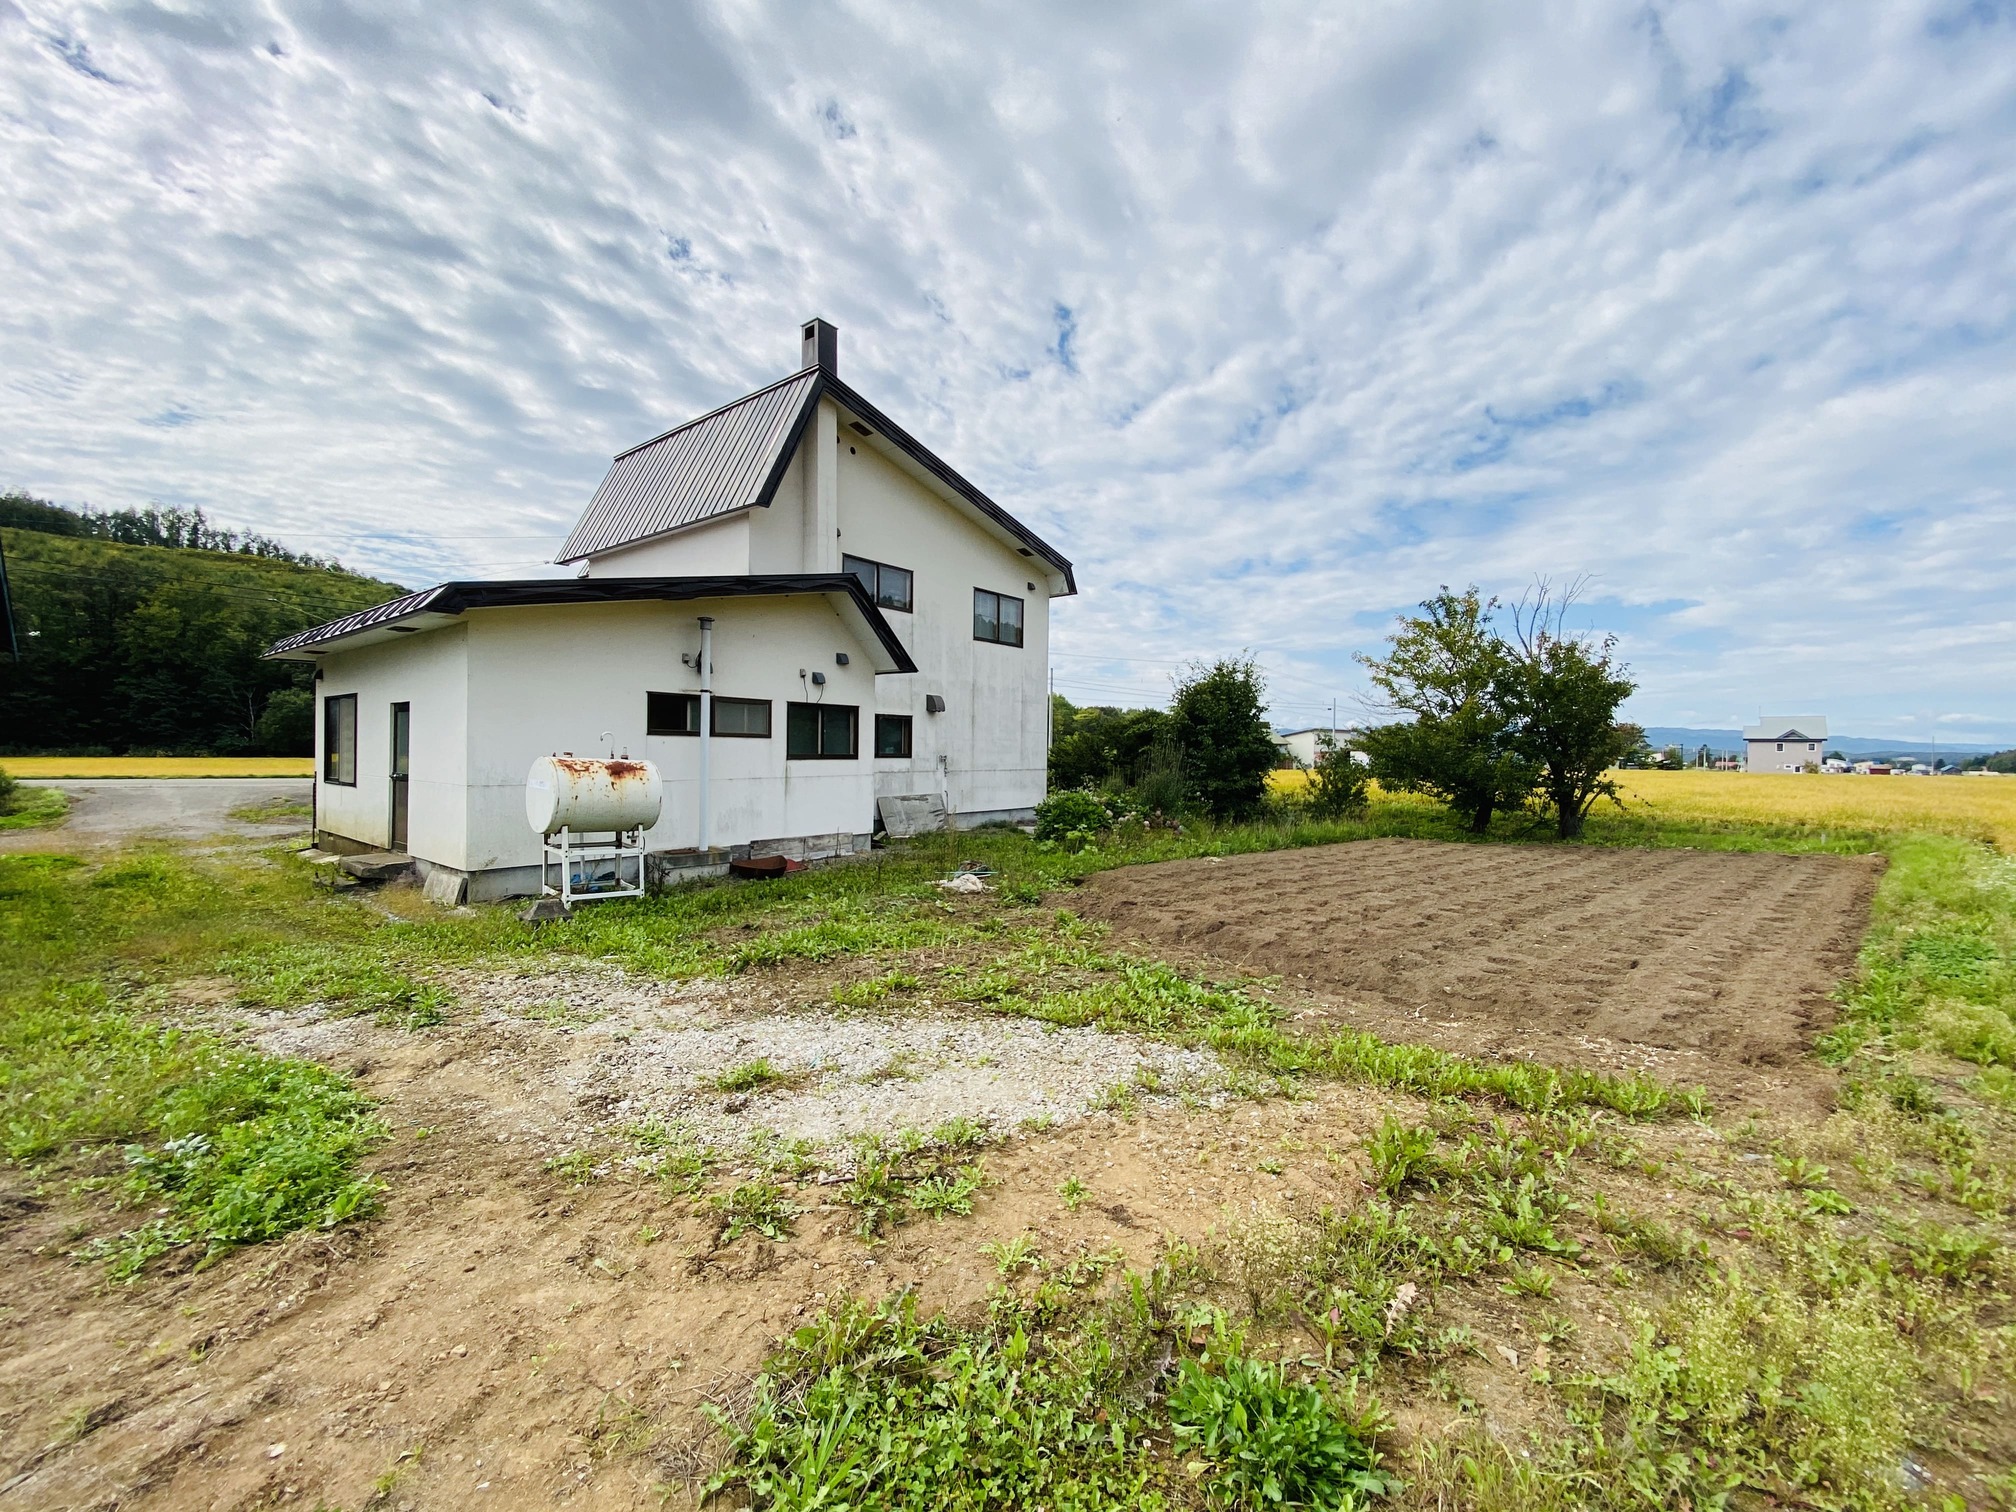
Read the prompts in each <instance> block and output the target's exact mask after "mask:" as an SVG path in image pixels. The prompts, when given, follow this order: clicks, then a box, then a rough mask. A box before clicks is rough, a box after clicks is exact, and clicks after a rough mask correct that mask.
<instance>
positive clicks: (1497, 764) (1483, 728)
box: [1358, 585, 1540, 835]
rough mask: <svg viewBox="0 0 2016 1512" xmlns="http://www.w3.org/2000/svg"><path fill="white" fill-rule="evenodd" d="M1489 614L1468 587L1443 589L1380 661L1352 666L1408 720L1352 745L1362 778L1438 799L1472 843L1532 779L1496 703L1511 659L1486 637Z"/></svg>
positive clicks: (1514, 804) (1536, 773)
mask: <svg viewBox="0 0 2016 1512" xmlns="http://www.w3.org/2000/svg"><path fill="white" fill-rule="evenodd" d="M1497 608H1498V601H1497V600H1496V599H1491V600H1488V601H1487V600H1485V599H1483V598H1482V597H1481V596H1480V595H1479V593H1478V591H1477V589H1476V587H1475V586H1474V585H1473V586H1471V587H1469V588H1466V589H1464V590H1463V591H1462V592H1461V593H1456V592H1453V591H1451V590H1450V589H1449V588H1447V587H1446V586H1445V587H1444V588H1443V589H1442V590H1441V592H1439V593H1437V594H1436V595H1435V596H1434V597H1433V598H1431V599H1427V600H1424V601H1423V602H1422V605H1421V613H1419V614H1418V615H1402V616H1401V617H1400V628H1399V629H1398V630H1396V631H1395V632H1394V633H1393V635H1392V636H1391V637H1389V639H1388V641H1387V651H1386V654H1385V655H1384V656H1382V657H1370V656H1360V657H1359V660H1360V661H1361V662H1363V663H1364V665H1365V668H1366V670H1367V672H1368V673H1369V674H1370V677H1371V682H1372V686H1373V687H1374V688H1376V689H1378V691H1379V694H1380V696H1381V698H1382V699H1383V701H1384V702H1385V704H1386V706H1387V707H1388V709H1389V710H1391V711H1392V712H1394V713H1396V714H1404V715H1407V716H1409V717H1408V718H1406V719H1403V720H1397V721H1395V722H1393V723H1391V724H1386V725H1381V726H1379V727H1377V728H1375V729H1370V730H1367V731H1365V732H1364V733H1363V734H1362V735H1360V736H1359V740H1358V744H1359V746H1360V748H1361V749H1362V750H1364V752H1365V753H1366V754H1367V755H1368V756H1370V757H1371V758H1372V775H1373V776H1375V777H1376V778H1378V779H1379V783H1380V785H1381V786H1382V787H1388V788H1394V789H1398V790H1400V791H1402V792H1412V793H1428V794H1431V795H1433V796H1435V797H1437V798H1440V799H1441V800H1442V801H1443V802H1445V803H1447V804H1448V805H1449V807H1450V808H1451V809H1453V810H1454V811H1455V812H1456V813H1457V815H1459V816H1460V817H1461V818H1462V819H1463V820H1464V821H1465V822H1466V823H1467V824H1468V825H1469V827H1470V830H1471V833H1473V834H1479V835H1481V834H1483V833H1484V832H1485V831H1486V830H1488V829H1489V828H1490V827H1491V816H1492V815H1493V814H1495V813H1500V812H1504V811H1506V810H1510V809H1516V808H1520V807H1522V806H1523V805H1524V804H1525V803H1526V801H1527V799H1528V797H1529V796H1530V795H1531V794H1532V792H1533V790H1534V788H1535V786H1536V785H1537V783H1538V781H1539V777H1540V768H1539V764H1538V763H1537V762H1535V761H1534V760H1533V759H1532V757H1531V756H1530V755H1529V754H1528V753H1526V752H1525V751H1524V750H1522V749H1521V748H1520V747H1519V745H1518V743H1517V741H1516V739H1515V735H1516V733H1517V725H1518V717H1517V715H1516V713H1515V712H1514V711H1513V710H1512V709H1511V708H1509V707H1508V706H1507V703H1506V700H1505V696H1504V694H1505V680H1506V678H1507V676H1508V674H1509V672H1510V670H1511V662H1512V655H1511V651H1510V649H1509V648H1508V647H1507V646H1506V644H1505V642H1504V641H1503V640H1502V639H1501V638H1500V637H1499V635H1498V634H1497V632H1496V631H1495V630H1494V629H1493V628H1492V618H1493V615H1494V614H1495V612H1496V610H1497Z"/></svg>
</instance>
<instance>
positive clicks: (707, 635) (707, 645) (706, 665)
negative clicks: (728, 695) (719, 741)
mask: <svg viewBox="0 0 2016 1512" xmlns="http://www.w3.org/2000/svg"><path fill="white" fill-rule="evenodd" d="M713 741H714V616H713V615H711V614H703V615H701V616H700V853H701V854H702V855H703V856H704V855H705V854H706V853H707V852H708V850H709V849H711V847H710V845H709V843H708V842H709V839H710V836H709V835H708V832H707V831H708V825H707V817H708V816H707V810H708V803H707V758H708V757H709V756H710V755H711V754H712V751H711V749H710V747H711V746H712V745H713Z"/></svg>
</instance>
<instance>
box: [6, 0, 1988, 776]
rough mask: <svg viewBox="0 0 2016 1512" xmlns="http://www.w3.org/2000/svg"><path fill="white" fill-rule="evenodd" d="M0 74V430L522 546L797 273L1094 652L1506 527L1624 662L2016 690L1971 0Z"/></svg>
mask: <svg viewBox="0 0 2016 1512" xmlns="http://www.w3.org/2000/svg"><path fill="white" fill-rule="evenodd" d="M0 90H4V101H5V103H4V105H0V197H4V208H5V214H4V215H0V258H4V263H0V268H4V274H5V284H6V291H7V292H6V297H5V299H4V300H0V343H4V352H0V356H4V364H0V366H4V381H5V383H6V391H5V424H4V427H0V482H4V483H8V484H14V485H19V486H23V487H27V488H31V489H34V490H37V491H39V492H43V493H47V494H50V495H53V496H55V497H58V498H61V499H65V500H68V501H73V502H76V501H89V502H92V503H95V504H99V505H102V506H108V507H114V506H119V505H124V504H130V503H139V502H145V501H147V500H149V499H160V500H164V501H169V502H182V503H200V504H203V505H204V506H205V507H207V508H209V509H210V510H212V512H213V513H215V514H216V515H217V516H219V517H220V518H222V519H225V520H227V521H229V522H231V523H234V524H242V525H253V526H256V527H258V528H261V529H264V530H268V531H270V532H273V533H275V534H279V535H282V536H284V537H286V538H288V539H290V540H294V541H297V542H299V543H300V544H302V545H305V546H309V547H313V548H316V549H320V550H325V551H332V552H336V553H338V554H340V555H342V556H343V557H344V558H345V559H346V560H348V561H351V562H353V563H355V564H358V565H360V566H364V567H368V568H371V569H374V570H378V571H381V572H385V573H388V574H391V575H394V576H398V577H401V578H403V579H404V580H406V581H409V582H418V581H422V580H428V579H433V578H437V577H442V576H447V575H450V574H475V575H507V574H525V573H530V572H534V571H538V570H541V569H540V563H541V561H542V560H543V559H544V558H546V557H547V556H549V555H550V553H551V551H552V549H553V547H554V546H555V545H557V543H558V540H559V537H560V535H561V534H562V533H563V532H564V530H565V527H566V525H567V523H568V522H569V521H570V520H571V517H572V515H573V514H574V512H575V511H576V510H577V509H578V508H579V507H580V505H581V504H582V503H583V502H584V501H585V499H586V498H587V497H588V495H589V493H590V492H591V491H592V489H593V488H594V485H595V483H596V482H597V480H598V479H599V477H600V475H601V472H602V469H603V467H604V466H605V465H606V461H607V458H608V457H609V455H610V454H611V453H612V452H614V451H615V450H617V449H618V448H619V447H621V446H623V445H626V444H629V443H631V442H634V441H636V440H638V439H641V438H642V437H644V436H647V435H650V434H652V433H654V432H655V431H656V430H657V429H659V428H662V427H663V426H664V425H665V424H667V423H670V422H672V421H676V420H678V419H682V418H684V417H686V416H687V415H690V414H693V413H697V412H698V411H700V410H702V409H704V408H707V407H709V406H711V405H713V404H715V403H718V402H720V401H722V400H723V399H726V398H729V397H732V396H734V395H735V394H738V393H740V392H743V391H744V390H746V389H747V388H749V387H752V386H754V385H755V384H757V383H760V382H763V381H766V380H768V379H770V378H772V377H775V376H777V375H779V374H780V373H782V372H783V371H785V370H786V369H787V368H788V367H789V366H790V365H792V364H793V363H794V362H795V360H796V350H795V340H794V332H795V324H796V322H797V321H798V320H799V319H800V318H801V317H803V316H806V315H809V314H812V313H815V312H817V313H821V314H824V315H826V316H827V317H828V318H829V319H832V320H834V321H835V322H837V323H838V324H839V325H840V327H841V329H842V341H843V350H842V360H843V362H844V364H845V365H846V368H847V370H848V372H849V376H850V377H851V378H853V379H854V380H855V381H856V382H858V383H859V384H860V385H861V386H862V388H863V389H864V390H865V391H866V392H868V393H870V394H871V395H874V396H876V397H877V399H878V401H880V402H882V403H883V404H885V406H886V407H887V408H888V409H889V410H890V411H891V413H892V414H894V415H896V416H898V417H900V418H902V419H903V420H904V421H906V422H907V423H908V424H909V425H910V426H911V427H912V428H913V429H914V430H916V431H917V432H918V433H919V434H921V435H923V436H925V437H926V438H928V439H929V440H930V441H931V442H933V443H934V444H935V445H936V446H937V447H938V449H939V450H941V451H942V452H943V453H944V454H945V455H946V456H948V457H949V458H950V459H951V460H953V461H954V462H955V464H957V465H959V466H960V467H961V468H963V469H964V470H966V471H967V472H969V473H970V474H971V475H972V476H973V477H974V478H975V479H976V480H977V481H978V482H980V483H981V485H982V486H983V487H985V488H987V489H988V490H989V491H990V492H992V493H994V494H995V496H996V497H998V498H1000V499H1002V500H1003V501H1004V502H1006V503H1007V504H1008V505H1009V506H1010V507H1011V508H1013V509H1015V510H1017V511H1018V512H1020V513H1022V514H1024V515H1026V516H1027V517H1028V518H1029V519H1030V520H1031V521H1032V523H1034V524H1035V525H1036V526H1037V527H1038V528H1039V529H1040V530H1042V531H1043V532H1044V533H1045V534H1046V535H1048V536H1050V537H1051V538H1052V539H1054V540H1056V541H1058V542H1059V544H1061V545H1062V546H1064V547H1065V549H1066V550H1068V551H1069V552H1070V553H1071V554H1072V555H1073V556H1074V557H1075V558H1076V559H1077V560H1078V562H1079V564H1080V575H1081V580H1082V581H1083V582H1084V583H1085V585H1086V588H1087V592H1086V594H1085V596H1084V597H1083V598H1082V599H1080V600H1078V601H1076V602H1075V603H1073V604H1071V605H1070V606H1068V608H1067V609H1066V610H1065V611H1064V612H1063V613H1062V615H1061V616H1060V631H1059V637H1058V644H1057V648H1056V649H1057V652H1058V656H1057V665H1058V669H1059V680H1060V687H1061V688H1063V689H1064V690H1065V691H1067V692H1070V693H1072V694H1073V695H1074V696H1076V697H1078V698H1080V699H1088V698H1089V699H1101V700H1106V699H1119V698H1125V697H1128V696H1137V697H1138V696H1144V695H1145V696H1148V697H1153V696H1156V695H1158V694H1159V693H1160V692H1162V691H1163V690H1164V689H1165V688H1166V675H1167V672H1168V670H1169V668H1170V667H1171V666H1172V665H1173V664H1175V663H1177V662H1179V661H1180V660H1182V659H1183V658H1184V657H1186V656H1190V655H1204V654H1210V653H1214V652H1217V651H1221V650H1226V649H1236V648H1238V647H1242V646H1248V647H1253V648H1255V649H1257V650H1258V651H1259V652H1260V654H1261V656H1262V659H1263V661H1264V662H1265V664H1266V665H1267V667H1268V668H1269V670H1270V672H1271V674H1272V675H1273V678H1274V681H1275V686H1276V688H1277V692H1278V694H1279V705H1278V708H1277V712H1278V713H1279V715H1280V716H1281V717H1282V718H1283V719H1284V721H1290V722H1294V721H1302V720H1313V719H1314V718H1315V717H1316V716H1317V714H1318V711H1319V710H1320V709H1323V708H1327V704H1328V700H1329V699H1330V698H1331V697H1333V696H1335V697H1339V698H1341V699H1343V700H1344V701H1345V705H1346V707H1347V708H1348V707H1349V703H1350V698H1351V694H1352V691H1353V689H1354V688H1355V687H1356V686H1357V685H1358V680H1357V679H1356V678H1355V677H1354V676H1353V673H1352V668H1351V663H1350V653H1351V651H1353V650H1354V649H1358V648H1361V647H1365V646H1369V645H1373V644H1376V643H1377V641H1378V639H1379V637H1380V634H1381V632H1382V630H1383V628H1384V626H1385V624H1386V623H1387V622H1388V621H1389V619H1390V617H1391V615H1392V614H1393V612H1394V611H1395V610H1396V609H1397V608H1400V607H1402V606H1404V605H1405V604H1407V603H1409V602H1411V601H1412V600H1414V599H1416V598H1418V597H1420V596H1421V595H1422V594H1424V593H1426V592H1428V591H1431V590H1432V589H1433V588H1434V586H1435V585H1436V584H1437V583H1441V582H1449V583H1461V582H1467V581H1471V580H1475V581H1477V582H1479V583H1481V584H1482V585H1484V586H1485V587H1486V588H1487V589H1489V590H1493V591H1498V592H1503V593H1507V594H1511V595H1516V594H1517V593H1518V592H1519V590H1520V589H1521V587H1522V586H1524V585H1525V584H1527V583H1528V582H1530V581H1531V580H1532V578H1533V576H1534V575H1535V574H1540V573H1546V574H1551V575H1553V576H1554V577H1556V578H1557V579H1560V578H1566V577H1575V576H1578V575H1586V576H1587V577H1588V578H1589V579H1590V586H1589V591H1588V594H1587V596H1586V598H1585V600H1584V602H1583V607H1582V611H1581V612H1582V614H1583V616H1584V618H1585V620H1586V622H1587V623H1588V624H1589V625H1591V626H1594V627H1598V628H1605V629H1612V630H1615V631H1616V632H1618V633H1619V634H1620V635H1621V636H1622V637H1623V639H1624V644H1625V648H1626V651H1627V654H1628V655H1629V656H1630V657H1631V658H1632V660H1633V661H1634V663H1635V664H1636V665H1637V666H1638V668H1639V669H1640V671H1641V673H1642V674H1643V677H1644V680H1645V682H1646V685H1647V687H1646V691H1645V693H1644V694H1643V695H1641V697H1640V699H1639V700H1638V702H1637V710H1636V711H1637V712H1638V713H1639V714H1640V715H1641V717H1644V718H1646V719H1648V720H1652V721H1658V722H1693V723H1724V722H1727V721H1729V720H1731V719H1733V718H1738V717H1741V716H1743V715H1745V714H1747V713H1750V712H1752V711H1754V709H1755V708H1756V706H1757V705H1759V704H1768V705H1772V706H1789V705H1796V706H1799V707H1818V708H1822V709H1825V710H1826V711H1827V712H1829V713H1830V714H1832V715H1833V716H1834V717H1835V718H1836V720H1837V721H1839V722H1841V723H1842V724H1846V725H1851V726H1855V727H1857V728H1860V729H1867V730H1871V731H1897V732H1902V731H1907V730H1909V731H1919V732H1922V731H1923V730H1924V729H1926V728H1927V727H1928V725H1927V722H1928V721H1931V720H1933V719H1938V720H1939V721H1941V723H1940V726H1939V728H1940V730H1941V733H1942V735H1944V736H1946V737H1947V738H1974V739H1995V738H1998V737H2000V738H2008V737H2009V736H2011V735H2016V608H2012V604H2016V564H2012V556H2016V551H2012V547H2016V503H2012V498H2011V486H2012V485H2011V480H2012V478H2016V465H2012V464H2016V423H2012V420H2011V417H2012V416H2016V370H2012V355H2016V330H2012V316H2016V266H2012V263H2016V250H2012V249H2016V131H2012V129H2011V127H2012V122H2016V13H2012V11H2011V9H2010V7H2008V6H2006V5H1997V4H1989V3H1983V0H1971V3H1969V0H1922V3H1917V4H1912V3H1881V4H1878V3H1868V4H1860V3H1842V0H1816V3H1810V4H1799V3H1796V0H1795V3H1791V4H1776V5H1772V6H1769V7H1766V6H1763V5H1751V4H1743V3H1726V4H1708V3H1700V4H1690V5H1685V6H1680V5H1674V6H1660V5H1650V6H1643V7H1624V6H1616V5H1604V4H1589V5H1583V6H1573V5H1565V4H1564V5H1548V4H1517V5H1514V4H1502V3H1478V4H1469V5H1459V4H1436V3H1426V0H1423V3H1412V4H1406V5H1397V4H1396V5H1377V6H1375V5H1357V6H1348V7H1345V6H1332V5H1310V6H1306V7H1296V6H1285V5H1284V6H1276V7H1268V8H1265V9H1264V10H1262V9H1257V8H1253V7H1206V6H1196V7H1180V6H1168V5H1140V6H1121V5H1110V6H1109V5H1099V6H1087V5H1082V4H1016V5H1001V6H995V7H991V8H984V7H983V8H976V7H958V8H956V9H954V10H946V9H944V8H942V7H927V6H923V5H888V4H877V3H872V0H862V3H856V4H853V5H850V6H847V7H810V8H807V7H800V6H785V5H782V4H775V5H764V4H760V3H759V4H735V5H721V6H719V7H708V6H694V7H690V8H678V7H674V6H669V5H641V4H640V5H634V6H620V7H619V6H595V5H585V4H568V5H559V4H552V5H547V6H540V5H536V4H528V3H504V4H491V5H483V6H480V7H471V6H431V7H411V6H400V7H397V8H391V7H386V8H373V7H371V6H368V5H357V6H350V7H344V8H336V7H326V8H324V7H282V6H270V7H269V6H260V5H237V6H234V5H230V4H212V5H204V6H201V7H191V8H185V9H177V8H174V7H172V6H170V5H166V4H157V3H151V0H150V3H144V4H141V3H135V4H127V5H116V4H115V5H109V6H104V7H83V6H75V5H66V4H48V3H40V0H0ZM1837 727H1838V726H1837Z"/></svg>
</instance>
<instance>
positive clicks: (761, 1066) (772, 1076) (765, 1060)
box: [713, 1055, 791, 1092]
mask: <svg viewBox="0 0 2016 1512" xmlns="http://www.w3.org/2000/svg"><path fill="white" fill-rule="evenodd" d="M789 1080H791V1077H790V1076H789V1075H788V1074H787V1073H785V1072H783V1071H779V1070H778V1069H777V1068H776V1067H775V1066H773V1065H771V1064H770V1058H769V1057H768V1056H765V1055H759V1056H757V1057H756V1059H754V1060H752V1061H744V1062H743V1063H742V1064H741V1065H739V1066H730V1067H729V1068H728V1069H727V1070H726V1071H723V1072H722V1073H721V1074H720V1075H718V1076H716V1077H715V1078H714V1079H713V1085H714V1089H715V1090H716V1091H717V1092H754V1091H756V1090H758V1089H759V1088H762V1087H768V1086H774V1085H775V1084H777V1083H778V1082H786V1081H789Z"/></svg>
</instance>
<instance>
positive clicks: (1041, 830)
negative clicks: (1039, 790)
mask: <svg viewBox="0 0 2016 1512" xmlns="http://www.w3.org/2000/svg"><path fill="white" fill-rule="evenodd" d="M1112 823H1113V815H1112V813H1111V812H1110V811H1109V810H1108V809H1107V807H1106V805H1105V804H1104V803H1102V802H1101V801H1100V800H1099V798H1098V796H1097V795H1096V794H1093V793H1087V792H1082V791H1078V790H1072V791H1069V792H1063V793H1052V794H1051V795H1050V796H1049V797H1047V798H1045V799H1044V800H1043V801H1042V802H1041V803H1039V804H1037V805H1036V838H1037V840H1038V841H1044V840H1051V841H1056V842H1058V843H1061V844H1067V845H1068V844H1071V843H1073V841H1074V840H1075V841H1076V842H1077V843H1080V844H1082V843H1083V842H1084V841H1086V840H1089V839H1091V838H1092V837H1093V836H1094V835H1096V834H1098V833H1099V832H1100V831H1101V830H1103V829H1107V828H1110V827H1111V825H1112Z"/></svg>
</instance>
